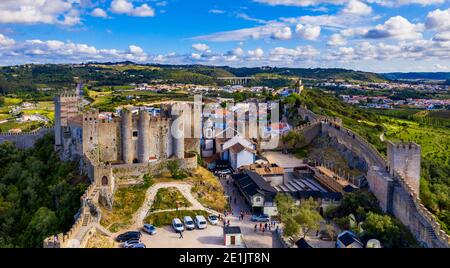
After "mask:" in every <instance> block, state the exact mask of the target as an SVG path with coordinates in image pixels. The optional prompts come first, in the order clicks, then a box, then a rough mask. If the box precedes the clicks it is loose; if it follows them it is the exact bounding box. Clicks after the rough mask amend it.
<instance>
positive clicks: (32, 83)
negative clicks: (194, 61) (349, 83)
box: [0, 62, 384, 96]
mask: <svg viewBox="0 0 450 268" xmlns="http://www.w3.org/2000/svg"><path fill="white" fill-rule="evenodd" d="M261 75H262V76H265V77H262V76H261ZM229 76H259V77H258V79H256V80H254V81H252V83H251V85H255V86H256V85H266V86H273V87H282V86H288V85H291V84H293V83H292V80H291V79H289V78H298V77H301V78H304V79H330V78H331V79H340V80H361V81H368V82H379V81H384V78H383V77H381V76H379V75H378V74H374V73H367V72H360V71H352V70H345V69H298V68H271V67H261V68H231V67H226V66H225V67H212V66H202V65H138V64H134V63H131V62H124V63H103V64H100V63H91V64H86V65H70V64H43V65H36V64H30V65H22V66H8V67H0V94H3V95H4V94H8V93H15V94H18V93H21V94H33V95H34V96H48V95H51V94H52V92H53V91H60V90H67V89H73V87H74V85H75V83H76V81H77V80H82V81H89V83H90V84H91V85H93V86H115V85H126V84H130V83H148V82H150V81H152V80H162V81H167V82H173V83H195V84H203V85H207V84H220V81H219V80H217V78H218V77H229ZM267 76H270V77H267ZM38 88H51V89H52V90H51V91H50V92H43V91H39V92H38V91H37V89H38Z"/></svg>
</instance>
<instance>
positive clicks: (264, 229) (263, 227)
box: [255, 221, 278, 234]
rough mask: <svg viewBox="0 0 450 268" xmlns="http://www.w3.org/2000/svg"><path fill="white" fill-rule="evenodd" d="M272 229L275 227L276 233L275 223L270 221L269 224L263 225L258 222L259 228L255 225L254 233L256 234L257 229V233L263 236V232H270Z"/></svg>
mask: <svg viewBox="0 0 450 268" xmlns="http://www.w3.org/2000/svg"><path fill="white" fill-rule="evenodd" d="M274 227H276V228H275V231H277V230H278V225H276V222H275V221H271V222H270V223H267V222H266V223H265V224H262V223H261V222H260V223H259V228H258V224H255V232H258V229H259V231H260V232H262V233H263V234H264V233H265V232H270V231H272V228H274Z"/></svg>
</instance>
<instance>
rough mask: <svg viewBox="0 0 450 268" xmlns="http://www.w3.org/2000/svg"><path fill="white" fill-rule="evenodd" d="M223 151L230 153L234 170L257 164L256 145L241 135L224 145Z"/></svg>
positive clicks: (230, 160)
mask: <svg viewBox="0 0 450 268" xmlns="http://www.w3.org/2000/svg"><path fill="white" fill-rule="evenodd" d="M221 151H222V152H225V153H226V152H227V153H228V160H229V162H230V166H231V167H232V168H233V169H234V170H237V169H238V168H240V167H241V166H244V165H251V164H253V163H255V158H256V145H255V144H254V143H253V142H251V141H249V140H247V139H245V138H244V137H242V136H240V135H238V136H234V137H233V138H231V139H229V140H228V141H226V142H225V143H223V144H222V148H221Z"/></svg>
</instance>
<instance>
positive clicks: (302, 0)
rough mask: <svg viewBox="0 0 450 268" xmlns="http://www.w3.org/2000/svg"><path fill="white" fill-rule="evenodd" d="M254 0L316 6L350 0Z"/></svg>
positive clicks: (278, 3) (277, 4)
mask: <svg viewBox="0 0 450 268" xmlns="http://www.w3.org/2000/svg"><path fill="white" fill-rule="evenodd" d="M253 1H254V2H258V3H262V4H268V5H271V6H299V7H306V6H316V5H320V4H335V5H340V4H344V3H345V2H347V1H348V0H253Z"/></svg>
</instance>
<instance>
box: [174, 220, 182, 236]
mask: <svg viewBox="0 0 450 268" xmlns="http://www.w3.org/2000/svg"><path fill="white" fill-rule="evenodd" d="M172 228H173V229H174V230H175V232H177V233H179V232H183V231H184V226H183V223H181V221H180V219H178V218H175V219H173V220H172Z"/></svg>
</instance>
